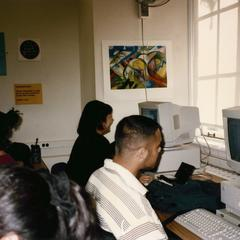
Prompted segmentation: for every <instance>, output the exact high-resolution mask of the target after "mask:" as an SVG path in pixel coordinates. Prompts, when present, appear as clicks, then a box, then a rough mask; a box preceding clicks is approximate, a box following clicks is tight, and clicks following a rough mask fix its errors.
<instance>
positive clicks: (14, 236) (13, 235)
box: [0, 232, 20, 240]
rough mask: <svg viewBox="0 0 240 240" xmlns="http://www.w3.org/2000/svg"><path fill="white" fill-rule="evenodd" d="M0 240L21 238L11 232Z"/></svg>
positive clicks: (17, 239) (18, 239)
mask: <svg viewBox="0 0 240 240" xmlns="http://www.w3.org/2000/svg"><path fill="white" fill-rule="evenodd" d="M0 240H20V238H19V236H18V235H17V234H16V233H13V232H11V233H8V234H7V235H5V236H3V237H1V238H0Z"/></svg>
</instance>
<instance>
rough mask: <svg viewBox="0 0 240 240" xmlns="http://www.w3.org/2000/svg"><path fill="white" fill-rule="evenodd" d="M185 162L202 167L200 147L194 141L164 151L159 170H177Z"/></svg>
mask: <svg viewBox="0 0 240 240" xmlns="http://www.w3.org/2000/svg"><path fill="white" fill-rule="evenodd" d="M182 162H185V163H188V164H190V165H193V166H194V167H195V168H200V148H199V146H198V145H196V144H194V143H189V144H184V145H181V146H180V147H176V148H168V149H166V150H165V151H164V153H163V155H162V158H161V160H160V164H159V166H158V168H157V172H170V171H177V170H178V168H179V167H180V165H181V163H182Z"/></svg>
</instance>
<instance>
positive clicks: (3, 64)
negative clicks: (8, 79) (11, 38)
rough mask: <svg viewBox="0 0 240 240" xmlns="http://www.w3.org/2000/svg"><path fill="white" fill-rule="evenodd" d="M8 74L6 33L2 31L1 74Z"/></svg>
mask: <svg viewBox="0 0 240 240" xmlns="http://www.w3.org/2000/svg"><path fill="white" fill-rule="evenodd" d="M4 75H7V68H6V50H5V40H4V33H3V32H0V76H4Z"/></svg>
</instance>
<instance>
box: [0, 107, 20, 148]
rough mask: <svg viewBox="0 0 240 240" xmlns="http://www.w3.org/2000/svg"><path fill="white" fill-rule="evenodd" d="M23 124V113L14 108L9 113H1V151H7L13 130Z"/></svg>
mask: <svg viewBox="0 0 240 240" xmlns="http://www.w3.org/2000/svg"><path fill="white" fill-rule="evenodd" d="M21 123H22V117H21V113H20V112H19V111H18V110H15V109H14V108H12V109H11V110H9V111H8V112H7V113H4V112H0V149H1V150H5V149H6V148H7V147H8V145H9V143H10V140H9V139H10V138H11V137H12V134H13V129H15V130H16V129H18V128H19V126H20V125H21Z"/></svg>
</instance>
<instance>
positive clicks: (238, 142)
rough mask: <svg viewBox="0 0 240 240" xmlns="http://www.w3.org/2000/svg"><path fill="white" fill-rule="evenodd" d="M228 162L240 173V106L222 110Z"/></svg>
mask: <svg viewBox="0 0 240 240" xmlns="http://www.w3.org/2000/svg"><path fill="white" fill-rule="evenodd" d="M222 114H223V129H224V140H225V147H226V154H227V164H228V166H229V167H230V168H231V169H232V170H233V171H235V172H238V173H240V106H237V107H232V108H227V109H223V110H222Z"/></svg>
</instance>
